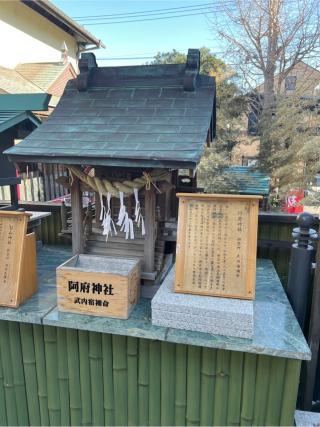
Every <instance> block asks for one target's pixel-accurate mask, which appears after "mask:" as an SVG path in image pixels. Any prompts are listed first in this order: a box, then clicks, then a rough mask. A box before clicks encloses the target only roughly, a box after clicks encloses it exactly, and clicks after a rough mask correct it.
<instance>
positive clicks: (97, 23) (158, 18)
mask: <svg viewBox="0 0 320 427" xmlns="http://www.w3.org/2000/svg"><path fill="white" fill-rule="evenodd" d="M217 12H221V10H211V11H207V12H197V13H188V14H183V15H175V16H160V17H155V18H145V19H134V20H127V21H112V22H89V23H85V25H111V24H128V23H131V22H145V21H157V20H160V19H161V20H162V19H172V18H182V17H185V16H196V15H207V14H209V13H210V14H211V13H217Z"/></svg>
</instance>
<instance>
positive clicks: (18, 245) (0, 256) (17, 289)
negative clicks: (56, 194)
mask: <svg viewBox="0 0 320 427" xmlns="http://www.w3.org/2000/svg"><path fill="white" fill-rule="evenodd" d="M29 216H30V214H27V213H25V212H18V211H0V306H5V307H14V308H17V307H19V305H20V304H21V303H22V302H23V301H25V300H26V299H27V298H30V297H31V296H32V295H33V294H34V293H35V292H36V291H37V288H38V280H37V267H36V239H35V234H34V233H30V234H26V232H27V222H28V219H29Z"/></svg>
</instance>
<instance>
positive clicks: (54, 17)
mask: <svg viewBox="0 0 320 427" xmlns="http://www.w3.org/2000/svg"><path fill="white" fill-rule="evenodd" d="M20 1H21V2H22V3H23V4H25V5H26V6H28V7H30V8H31V9H33V10H35V11H36V12H38V13H39V14H40V15H42V16H44V17H45V18H47V19H48V20H49V21H50V22H52V23H53V24H55V25H57V26H58V27H59V28H61V29H62V30H64V31H65V32H66V33H68V34H70V35H72V36H73V37H75V38H76V40H77V42H78V43H80V44H83V45H84V46H86V45H90V44H92V45H94V46H96V47H102V48H104V47H105V45H104V44H103V43H102V41H101V40H99V39H97V38H96V37H95V36H94V35H93V34H91V33H90V32H89V31H87V30H86V29H85V28H84V27H83V26H82V25H79V24H78V23H77V22H76V21H74V20H73V19H71V18H70V17H69V16H68V15H66V14H65V13H63V12H62V10H60V9H59V8H57V7H56V6H55V5H54V4H53V3H51V2H50V1H48V0H20Z"/></svg>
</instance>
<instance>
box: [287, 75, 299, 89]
mask: <svg viewBox="0 0 320 427" xmlns="http://www.w3.org/2000/svg"><path fill="white" fill-rule="evenodd" d="M296 83H297V76H287V77H286V79H285V90H296Z"/></svg>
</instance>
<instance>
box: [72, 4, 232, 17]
mask: <svg viewBox="0 0 320 427" xmlns="http://www.w3.org/2000/svg"><path fill="white" fill-rule="evenodd" d="M227 3H230V1H227ZM231 3H233V2H231ZM213 5H214V2H213V1H212V2H210V3H201V4H197V5H193V6H181V7H171V8H165V9H153V10H141V11H138V12H124V13H113V14H109V15H84V16H75V17H73V19H77V20H83V19H95V18H98V19H101V18H111V19H112V18H116V17H121V16H124V17H127V16H130V15H142V14H149V13H150V14H151V13H152V14H153V13H157V12H159V14H161V13H166V12H164V11H168V12H167V13H178V12H179V10H180V11H181V9H183V10H182V12H183V11H184V10H186V11H187V10H190V11H192V9H194V8H195V9H198V8H200V9H201V8H203V7H206V6H213ZM173 10H176V11H177V12H170V11H173Z"/></svg>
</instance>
